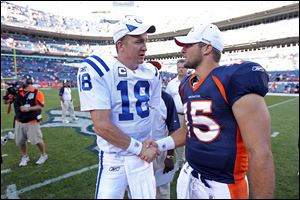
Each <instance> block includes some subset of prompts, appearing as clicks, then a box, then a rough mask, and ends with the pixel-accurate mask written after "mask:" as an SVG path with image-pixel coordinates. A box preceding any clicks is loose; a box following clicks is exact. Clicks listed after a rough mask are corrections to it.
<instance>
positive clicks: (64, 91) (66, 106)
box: [59, 79, 78, 123]
mask: <svg viewBox="0 0 300 200" xmlns="http://www.w3.org/2000/svg"><path fill="white" fill-rule="evenodd" d="M59 99H60V104H61V110H62V117H61V118H62V122H63V123H70V121H69V120H67V118H66V115H67V112H69V115H70V117H71V118H72V120H73V121H76V120H78V118H77V117H76V116H75V112H74V105H73V100H72V90H71V86H70V81H68V80H66V79H65V80H64V81H63V86H62V87H61V88H60V89H59Z"/></svg>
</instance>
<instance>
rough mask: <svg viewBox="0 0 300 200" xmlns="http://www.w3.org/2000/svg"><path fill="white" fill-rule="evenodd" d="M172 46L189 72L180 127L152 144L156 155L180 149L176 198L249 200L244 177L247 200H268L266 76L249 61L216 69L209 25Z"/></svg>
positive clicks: (215, 37) (216, 33)
mask: <svg viewBox="0 0 300 200" xmlns="http://www.w3.org/2000/svg"><path fill="white" fill-rule="evenodd" d="M175 42H176V44H177V45H179V46H181V47H182V50H181V53H182V54H183V57H184V58H185V67H187V68H192V69H195V73H194V74H192V75H190V76H187V77H186V78H185V79H183V80H182V82H181V84H180V86H179V92H180V95H181V100H182V102H183V105H184V114H185V125H184V127H182V128H180V129H179V130H178V131H176V132H174V133H173V134H172V135H171V136H168V137H166V138H163V139H161V140H158V141H156V143H157V145H158V147H159V149H160V151H165V150H169V149H172V148H175V147H178V146H182V145H184V144H185V145H186V160H187V162H186V163H185V165H184V167H183V168H182V170H181V172H180V175H179V177H178V180H177V198H195V199H202V198H217V199H225V198H228V199H235V198H249V189H248V180H247V177H246V173H248V178H249V185H250V192H251V196H252V197H253V198H272V197H273V192H274V187H275V186H274V184H275V175H274V163H273V156H272V151H271V139H270V115H269V112H268V108H267V106H266V103H265V101H264V96H265V95H266V93H267V92H268V74H267V73H266V71H265V70H264V68H263V67H262V66H260V65H259V64H257V63H254V62H242V63H239V64H231V65H226V66H219V64H218V63H219V61H220V58H221V54H222V51H223V48H224V45H223V42H222V38H221V32H220V30H219V29H218V27H217V26H215V25H213V24H202V25H199V26H195V27H194V28H193V29H191V31H190V32H189V33H188V35H187V36H179V37H175ZM154 145H155V144H154V143H153V141H152V142H150V141H149V146H154Z"/></svg>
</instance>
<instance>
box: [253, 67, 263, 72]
mask: <svg viewBox="0 0 300 200" xmlns="http://www.w3.org/2000/svg"><path fill="white" fill-rule="evenodd" d="M252 71H254V72H256V71H261V72H265V69H264V68H263V67H261V66H253V67H252Z"/></svg>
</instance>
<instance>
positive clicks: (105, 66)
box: [91, 55, 109, 72]
mask: <svg viewBox="0 0 300 200" xmlns="http://www.w3.org/2000/svg"><path fill="white" fill-rule="evenodd" d="M91 57H92V58H94V59H96V60H97V61H98V62H99V63H100V64H101V65H102V66H103V67H104V69H105V70H106V71H107V72H108V71H109V68H108V66H107V64H106V63H105V62H104V61H103V60H102V59H101V58H100V57H98V56H96V55H92V56H91Z"/></svg>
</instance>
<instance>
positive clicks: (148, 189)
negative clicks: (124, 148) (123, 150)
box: [124, 156, 156, 199]
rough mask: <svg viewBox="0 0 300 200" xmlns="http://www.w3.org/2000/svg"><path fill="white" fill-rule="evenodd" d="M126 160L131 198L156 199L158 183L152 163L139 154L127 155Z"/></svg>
mask: <svg viewBox="0 0 300 200" xmlns="http://www.w3.org/2000/svg"><path fill="white" fill-rule="evenodd" d="M124 162H125V163H124V164H125V172H126V175H127V180H128V185H129V190H130V195H131V198H133V199H155V196H156V183H155V177H154V172H153V166H152V163H147V162H146V161H143V160H141V159H140V158H139V157H137V156H125V161H124Z"/></svg>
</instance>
